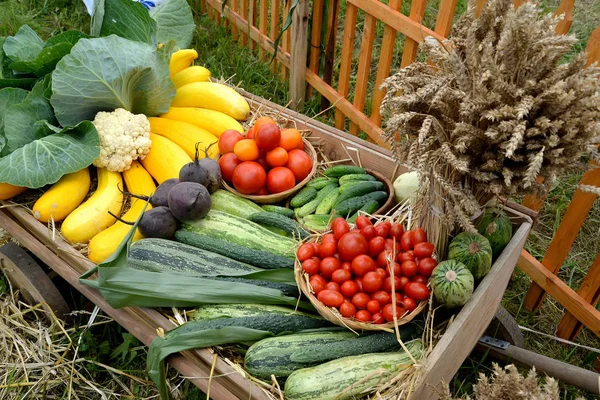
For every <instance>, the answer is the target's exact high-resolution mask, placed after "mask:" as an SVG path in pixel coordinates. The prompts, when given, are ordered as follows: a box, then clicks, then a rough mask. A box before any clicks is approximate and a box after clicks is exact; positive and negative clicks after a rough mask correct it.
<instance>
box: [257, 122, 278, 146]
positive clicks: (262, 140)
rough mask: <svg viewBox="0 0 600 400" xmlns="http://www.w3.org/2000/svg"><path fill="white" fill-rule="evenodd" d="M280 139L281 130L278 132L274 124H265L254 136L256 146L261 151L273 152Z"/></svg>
mask: <svg viewBox="0 0 600 400" xmlns="http://www.w3.org/2000/svg"><path fill="white" fill-rule="evenodd" d="M280 139H281V130H279V127H278V126H277V125H275V124H265V125H263V126H261V127H260V129H258V131H256V133H255V134H254V140H255V141H256V145H257V146H258V148H259V149H261V150H267V151H271V150H273V149H274V148H275V147H278V146H279V140H280Z"/></svg>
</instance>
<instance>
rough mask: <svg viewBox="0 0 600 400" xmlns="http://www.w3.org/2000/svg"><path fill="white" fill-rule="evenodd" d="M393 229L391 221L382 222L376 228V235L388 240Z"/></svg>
mask: <svg viewBox="0 0 600 400" xmlns="http://www.w3.org/2000/svg"><path fill="white" fill-rule="evenodd" d="M391 228H392V223H391V222H389V221H384V222H380V223H378V224H377V226H375V233H376V234H377V236H381V237H383V238H387V237H388V235H389V234H390V229H391Z"/></svg>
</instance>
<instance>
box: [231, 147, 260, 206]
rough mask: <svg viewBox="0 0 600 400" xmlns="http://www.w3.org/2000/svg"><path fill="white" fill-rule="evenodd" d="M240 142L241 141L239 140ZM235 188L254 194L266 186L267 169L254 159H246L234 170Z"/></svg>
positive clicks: (233, 180) (243, 192)
mask: <svg viewBox="0 0 600 400" xmlns="http://www.w3.org/2000/svg"><path fill="white" fill-rule="evenodd" d="M238 143H239V142H238ZM232 182H233V186H234V187H235V190H237V191H238V192H240V193H242V194H253V193H256V192H258V191H259V190H260V189H262V187H263V186H265V183H266V182H267V174H266V172H265V169H264V168H263V167H261V166H260V165H259V164H258V163H255V162H254V161H244V162H243V163H241V164H240V165H238V166H237V168H236V169H235V171H233V177H232Z"/></svg>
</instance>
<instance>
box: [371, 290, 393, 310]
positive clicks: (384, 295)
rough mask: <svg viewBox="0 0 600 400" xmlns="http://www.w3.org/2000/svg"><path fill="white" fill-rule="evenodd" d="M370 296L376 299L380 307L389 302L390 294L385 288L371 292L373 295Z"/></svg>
mask: <svg viewBox="0 0 600 400" xmlns="http://www.w3.org/2000/svg"><path fill="white" fill-rule="evenodd" d="M371 298H372V299H373V300H377V301H378V302H379V304H380V305H381V307H383V306H385V305H386V304H387V303H389V302H390V301H391V297H390V294H389V293H388V292H386V291H385V290H379V291H377V292H375V293H373V296H371Z"/></svg>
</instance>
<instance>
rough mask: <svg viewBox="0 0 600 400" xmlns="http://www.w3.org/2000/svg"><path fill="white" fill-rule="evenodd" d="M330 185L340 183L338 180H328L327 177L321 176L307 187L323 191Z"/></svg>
mask: <svg viewBox="0 0 600 400" xmlns="http://www.w3.org/2000/svg"><path fill="white" fill-rule="evenodd" d="M330 183H338V180H337V179H336V178H328V177H326V176H320V177H318V178H313V179H311V180H310V181H308V183H307V184H306V186H307V187H311V188H315V189H317V190H321V189H323V188H324V187H325V186H327V185H328V184H330Z"/></svg>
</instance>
